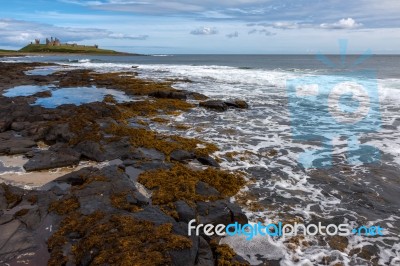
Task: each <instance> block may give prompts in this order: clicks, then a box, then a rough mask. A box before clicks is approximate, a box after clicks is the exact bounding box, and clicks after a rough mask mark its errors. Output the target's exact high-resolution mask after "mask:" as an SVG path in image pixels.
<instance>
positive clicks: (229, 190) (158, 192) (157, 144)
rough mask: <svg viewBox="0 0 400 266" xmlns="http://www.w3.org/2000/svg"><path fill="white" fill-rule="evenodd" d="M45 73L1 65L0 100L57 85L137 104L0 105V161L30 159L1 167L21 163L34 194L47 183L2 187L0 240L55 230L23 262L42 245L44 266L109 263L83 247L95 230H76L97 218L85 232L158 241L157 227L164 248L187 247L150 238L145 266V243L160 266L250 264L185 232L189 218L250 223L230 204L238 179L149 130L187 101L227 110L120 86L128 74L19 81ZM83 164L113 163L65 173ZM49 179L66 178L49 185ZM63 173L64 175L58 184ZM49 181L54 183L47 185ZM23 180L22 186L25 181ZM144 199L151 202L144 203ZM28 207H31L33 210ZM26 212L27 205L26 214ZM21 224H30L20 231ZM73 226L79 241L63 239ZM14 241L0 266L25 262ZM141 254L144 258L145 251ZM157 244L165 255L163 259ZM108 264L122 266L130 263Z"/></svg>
mask: <svg viewBox="0 0 400 266" xmlns="http://www.w3.org/2000/svg"><path fill="white" fill-rule="evenodd" d="M44 65H45V66H49V65H52V64H41V63H20V64H17V63H1V64H0V68H1V69H2V74H1V76H0V79H1V80H3V82H2V84H4V85H3V86H0V93H1V94H2V93H3V92H4V90H5V89H8V88H10V87H15V86H18V85H29V84H31V85H38V86H45V85H50V84H58V85H57V86H58V87H59V88H62V87H85V86H88V87H89V86H90V87H94V89H95V87H105V88H113V89H115V90H119V91H123V92H124V93H125V94H126V95H128V96H129V97H132V98H133V99H135V101H133V102H125V103H119V102H117V101H116V99H115V98H114V97H112V96H107V97H105V98H104V100H103V102H92V103H86V104H82V105H80V106H76V105H62V106H59V107H57V108H54V109H46V108H43V107H40V106H32V105H31V103H32V102H34V101H35V99H38V98H41V97H49V95H46V94H45V95H43V94H40V93H37V94H34V95H32V96H26V97H14V98H6V97H4V96H0V102H2V108H1V109H0V112H1V113H4V114H5V113H7V114H8V116H2V117H3V119H2V121H0V132H1V133H0V154H2V155H4V156H7V155H11V154H12V155H13V156H15V155H16V154H20V156H21V155H22V156H25V157H26V158H25V159H24V160H21V157H14V161H13V162H12V161H11V162H8V164H7V163H6V167H7V165H9V166H10V165H11V166H13V165H12V164H14V166H16V167H21V166H22V165H21V164H22V163H24V165H23V167H24V168H25V170H26V171H28V172H30V173H33V174H31V176H30V177H31V178H37V180H35V182H36V183H35V182H33V184H40V182H47V181H50V182H49V183H47V184H46V185H45V186H44V187H42V188H41V190H36V189H33V190H23V189H20V188H17V187H13V186H10V185H6V184H2V185H1V187H0V207H1V209H4V208H6V209H7V210H6V209H4V210H3V211H7V213H8V212H10V210H11V211H12V210H15V212H16V213H18V215H13V216H12V217H10V222H8V223H5V224H2V225H0V229H1V230H5V231H8V230H9V229H7V228H8V227H9V226H11V224H18V230H20V231H22V232H23V234H24V236H26V235H30V236H32V237H34V236H35V235H37V234H40V230H41V229H40V228H42V225H43V223H44V222H45V220H46V222H47V221H48V220H47V219H50V220H52V221H53V222H52V226H53V227H54V233H53V234H50V235H49V236H48V238H47V239H45V243H43V242H42V241H43V239H41V240H40V241H39V240H37V241H33V242H32V243H28V247H26V248H25V249H24V251H26V250H31V251H32V255H30V256H28V258H26V259H27V260H28V261H35V260H36V259H37V257H36V256H37V255H36V253H35V250H36V251H38V250H37V248H36V247H37V246H43V245H46V242H47V245H48V249H49V250H50V253H49V254H48V256H49V257H50V259H49V265H57V264H59V263H60V261H62V262H65V263H67V262H68V261H69V262H70V263H71V262H72V263H79V262H80V261H82V259H83V257H85V256H88V255H89V254H92V255H89V256H90V257H91V260H98V261H102V262H103V263H106V262H107V261H108V259H109V258H108V257H109V256H110V255H107V256H103V255H102V254H103V253H102V252H105V253H104V254H112V253H115V252H117V250H118V249H120V247H118V246H112V247H110V246H108V245H104V244H100V243H96V246H97V249H100V250H101V252H100V253H99V254H97V253H94V255H93V252H92V251H91V250H92V247H91V246H90V245H88V243H86V240H87V238H88V237H96V235H97V234H98V233H99V232H96V228H97V227H90V226H89V227H88V226H87V225H86V226H83V224H82V223H84V224H87V222H85V221H87V220H88V219H89V220H90V219H93V218H94V217H97V218H96V219H95V220H94V221H93V222H91V223H89V224H93V225H97V226H106V227H108V226H110V230H111V229H113V228H115V227H120V226H123V225H122V224H120V222H122V221H123V220H124V221H125V222H124V223H128V224H130V226H133V227H138V228H142V229H140V231H142V230H144V228H147V229H146V230H150V231H152V232H154V230H158V229H157V228H159V227H165V226H167V227H168V228H170V229H168V230H166V231H165V234H164V235H163V236H162V237H161V239H160V240H161V241H163V240H162V239H165V240H166V239H170V240H171V239H177V240H179V241H178V242H179V243H186V244H184V245H183V246H182V244H181V245H178V246H176V245H172V246H171V245H166V246H165V245H164V244H161V243H158V244H157V241H158V240H157V241H156V243H154V240H152V239H151V233H149V234H147V235H146V236H145V239H144V243H137V245H138V247H137V250H136V251H135V252H137V254H139V255H140V256H139V255H138V256H139V257H140V259H139V257H138V258H137V261H141V262H142V263H146V262H148V261H149V260H151V259H152V258H153V255H151V254H153V253H149V254H146V252H145V250H147V249H148V247H147V245H148V244H145V243H146V242H147V241H150V242H151V243H153V244H151V245H150V248H151V249H154V250H153V252H156V253H157V254H160V255H162V257H163V259H161V260H160V261H159V262H160V263H167V264H169V263H173V264H174V265H188V264H187V263H188V262H192V264H193V265H194V264H195V263H199V261H203V263H216V262H217V261H218V262H219V263H225V262H226V263H239V264H242V265H246V264H247V263H246V262H245V260H244V259H243V258H241V257H240V256H238V255H236V254H235V253H234V252H233V250H232V249H231V248H229V246H227V245H218V242H219V240H218V239H217V238H212V239H211V238H207V237H206V236H200V237H193V236H192V237H188V235H187V229H185V228H187V224H186V223H187V222H188V220H190V219H192V218H195V217H197V219H198V221H199V222H204V221H208V222H211V223H218V221H224V223H232V222H239V223H243V224H244V223H247V217H246V216H245V214H244V213H243V212H242V211H241V210H240V207H239V206H238V205H236V204H235V203H231V202H230V197H232V196H234V195H235V194H237V193H238V192H239V190H240V189H241V188H242V187H243V186H244V185H245V183H246V181H245V178H244V176H243V175H242V174H240V173H234V172H228V171H225V170H222V169H220V167H219V164H218V162H217V161H216V159H214V158H213V157H212V156H211V154H212V153H213V152H215V151H216V150H218V148H217V147H216V146H215V145H213V144H211V143H206V142H204V141H201V140H197V139H188V138H183V137H180V136H175V135H164V134H160V133H158V132H156V131H153V130H151V129H150V128H149V126H148V123H149V122H150V123H153V122H151V121H152V120H154V121H157V120H158V121H159V122H161V120H160V119H159V118H160V117H161V116H163V117H164V116H165V115H168V116H169V117H171V118H172V117H173V116H175V115H177V114H180V113H182V112H187V111H190V109H192V108H195V107H196V106H195V105H193V104H192V103H189V102H187V101H186V100H187V99H193V100H196V101H198V102H199V103H200V107H197V108H211V109H215V110H221V108H222V109H225V108H227V107H228V105H227V103H223V102H219V101H212V100H209V99H208V97H207V96H205V95H201V94H198V93H192V92H188V91H183V90H176V89H173V88H172V87H171V84H172V83H171V82H158V83H157V82H153V81H149V80H141V79H137V78H136V77H132V76H126V75H124V74H125V73H104V74H100V73H95V72H92V71H90V70H85V69H81V70H79V69H78V70H64V71H59V72H56V73H53V74H50V75H47V76H35V75H31V76H27V75H25V74H24V71H26V70H31V69H34V68H36V67H40V66H44ZM50 95H51V93H50ZM50 97H51V96H50ZM231 104H233V105H235V106H234V108H248V106H247V105H246V104H245V103H244V102H235V103H231ZM40 141H43V142H45V144H46V145H48V146H49V147H48V149H38V148H37V146H38V143H39V142H40ZM15 158H17V159H15ZM83 158H84V159H85V160H87V159H89V160H92V161H97V162H98V163H102V162H106V161H110V160H111V161H112V160H116V159H117V162H116V163H115V164H111V165H110V164H108V165H105V166H103V167H99V168H96V167H90V165H89V166H87V167H78V168H75V169H74V168H72V169H71V168H68V167H71V166H74V165H77V164H79V163H80V162H82V159H83ZM193 163H194V164H193ZM196 165H197V166H196ZM65 167H67V168H65ZM47 169H63V170H61V172H58V173H57V174H56V175H54V176H52V175H51V174H49V170H47ZM64 170H65V171H66V172H65V174H66V175H61V174H64V172H63V171H64ZM42 171H45V172H42ZM59 171H60V170H59ZM59 174H60V175H61V176H59ZM25 177H26V176H25ZM53 177H54V178H55V179H54V180H51V179H53ZM0 178H1V176H0ZM12 178H13V175H12V174H11V175H10V176H7V179H8V180H10V179H12ZM20 178H21V179H20V180H22V179H23V178H24V177H20ZM171 178H172V179H171ZM4 179H5V178H4ZM17 180H18V179H17ZM14 181H15V180H14ZM27 184H28V183H25V185H27ZM228 184H229V185H228ZM171 192H172V193H171ZM99 195H101V196H100V197H99ZM149 195H151V198H148V196H149ZM32 197H34V198H35V199H36V200H33V201H32V200H31V198H32ZM27 202H30V203H29V204H28V205H26V203H27ZM25 205H26V206H28V207H24V206H25ZM17 210H18V211H17ZM33 210H39V211H33ZM0 212H1V211H0ZM46 217H47V218H46ZM99 217H101V218H99ZM26 219H29V220H32V219H33V220H35V221H36V222H35V223H34V224H30V225H29V226H28V227H26V226H25V225H24V224H25V223H26V222H25V221H26ZM71 219H73V220H75V222H76V223H78V224H79V223H81V224H82V226H83V228H84V229H81V230H84V231H82V233H83V235H85V237H84V238H82V237H78V238H76V237H74V238H70V237H69V234H71V233H73V232H74V230H75V229H73V228H72V227H70V225H69V224H68V223H67V221H70V220H71ZM115 219H117V220H115ZM118 219H119V220H118ZM221 219H222V220H221ZM160 221H161V223H160ZM162 221H164V222H162ZM115 223H116V224H115ZM101 234H103V235H108V237H109V243H114V241H117V240H118V239H119V238H120V237H124V238H125V239H127V241H133V239H135V238H136V235H132V236H129V234H123V235H119V234H117V235H116V234H115V233H113V232H112V230H111V231H107V232H102V233H101ZM10 237H11V239H13V238H16V239H14V240H13V241H9V242H7V243H10V244H9V245H8V246H7V244H5V247H6V248H7V249H9V250H13V251H12V252H9V253H7V255H1V250H0V261H1V262H3V263H12V262H15V259H16V257H17V256H18V255H20V253H21V252H22V251H21V250H19V247H18V246H14V245H13V244H12V243H15V241H16V242H18V241H19V237H20V235H14V234H11V236H10ZM147 238H148V239H147ZM130 239H131V240H130ZM165 240H164V241H165ZM38 241H39V242H40V243H38ZM199 241H200V245H199V244H198V243H199ZM178 242H176V243H178ZM66 243H70V244H68V245H69V247H71V245H74V246H76V247H77V245H79V247H80V249H81V251H80V252H79V253H76V252H75V251H74V250H72V249H69V251H67V252H68V254H69V255H68V256H67V257H66V256H65V255H63V254H65V251H63V252H61V250H65V248H66V247H67V246H68V245H66ZM143 244H144V245H145V246H143V248H144V247H146V248H145V249H142V248H141V245H143ZM160 244H161V247H163V248H162V249H161V250H160V248H159V247H160V246H159V245H160ZM41 252H43V251H41ZM111 257H112V256H111ZM182 258H184V260H182ZM113 259H116V260H117V261H120V262H123V261H125V260H126V259H128V257H124V256H122V257H121V256H119V257H117V258H113ZM71 260H72V261H71ZM189 264H191V263H189Z"/></svg>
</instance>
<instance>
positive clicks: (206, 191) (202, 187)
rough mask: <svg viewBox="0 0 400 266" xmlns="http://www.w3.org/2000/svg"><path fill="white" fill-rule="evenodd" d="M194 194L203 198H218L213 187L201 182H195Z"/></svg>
mask: <svg viewBox="0 0 400 266" xmlns="http://www.w3.org/2000/svg"><path fill="white" fill-rule="evenodd" d="M196 194H199V195H202V196H205V197H213V196H215V197H218V196H220V193H219V192H218V190H216V189H215V188H214V187H212V186H210V185H209V184H207V183H204V182H202V181H199V182H197V184H196Z"/></svg>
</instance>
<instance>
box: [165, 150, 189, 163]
mask: <svg viewBox="0 0 400 266" xmlns="http://www.w3.org/2000/svg"><path fill="white" fill-rule="evenodd" d="M169 158H170V159H171V160H172V161H178V162H183V161H186V160H192V159H195V158H196V156H195V155H194V153H192V152H188V151H185V150H174V151H173V152H171V154H170V155H169Z"/></svg>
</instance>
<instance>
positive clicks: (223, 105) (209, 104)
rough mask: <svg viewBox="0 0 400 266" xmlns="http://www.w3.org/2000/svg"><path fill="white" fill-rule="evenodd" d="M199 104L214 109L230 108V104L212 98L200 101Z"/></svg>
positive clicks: (223, 109)
mask: <svg viewBox="0 0 400 266" xmlns="http://www.w3.org/2000/svg"><path fill="white" fill-rule="evenodd" d="M199 105H200V106H201V107H204V108H208V109H212V110H215V111H220V112H223V111H226V110H228V105H226V103H224V102H223V101H220V100H210V101H206V102H200V103H199Z"/></svg>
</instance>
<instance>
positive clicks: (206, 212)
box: [196, 200, 232, 225]
mask: <svg viewBox="0 0 400 266" xmlns="http://www.w3.org/2000/svg"><path fill="white" fill-rule="evenodd" d="M196 208H197V213H198V215H199V219H198V222H199V224H213V225H217V224H224V225H228V224H230V223H231V222H232V217H231V212H230V210H229V209H228V208H227V206H226V202H225V201H222V200H218V201H214V202H202V201H200V202H198V203H197V206H196Z"/></svg>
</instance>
